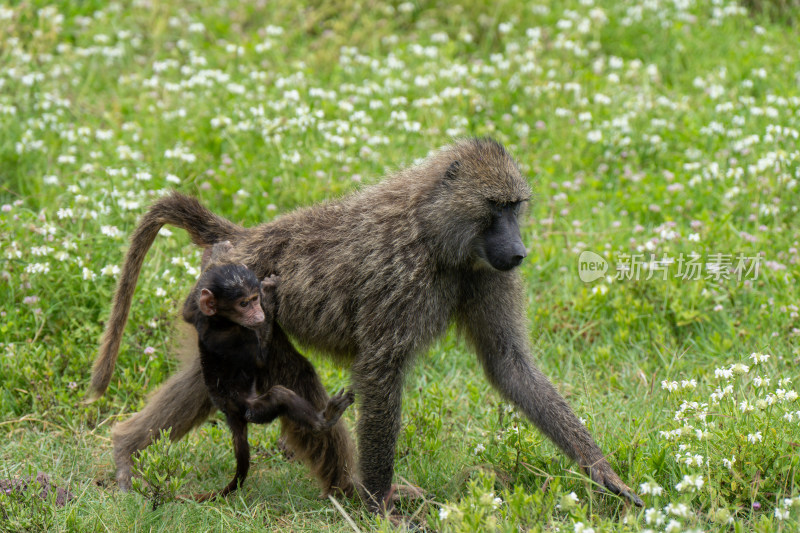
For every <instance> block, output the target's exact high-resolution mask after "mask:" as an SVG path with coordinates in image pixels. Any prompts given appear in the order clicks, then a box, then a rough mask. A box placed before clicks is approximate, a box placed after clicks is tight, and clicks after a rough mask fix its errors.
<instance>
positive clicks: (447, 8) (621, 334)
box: [0, 0, 800, 532]
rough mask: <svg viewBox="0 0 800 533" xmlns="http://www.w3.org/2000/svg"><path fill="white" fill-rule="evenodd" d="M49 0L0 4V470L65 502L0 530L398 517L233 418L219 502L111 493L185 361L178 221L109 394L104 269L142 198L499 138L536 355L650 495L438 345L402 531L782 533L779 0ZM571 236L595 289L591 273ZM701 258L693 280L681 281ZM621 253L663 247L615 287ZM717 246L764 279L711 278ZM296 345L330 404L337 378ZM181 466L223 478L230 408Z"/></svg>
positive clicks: (785, 141) (789, 169)
mask: <svg viewBox="0 0 800 533" xmlns="http://www.w3.org/2000/svg"><path fill="white" fill-rule="evenodd" d="M62 4H63V5H59V7H48V6H46V5H45V4H44V3H42V2H39V1H31V2H23V3H20V4H15V5H13V6H4V7H0V35H2V37H0V205H1V206H2V209H0V244H1V245H2V247H1V249H0V278H1V279H2V282H0V357H2V365H0V381H1V382H2V383H3V388H2V389H0V431H2V435H3V436H4V437H5V439H4V440H3V442H2V444H0V455H2V457H3V461H2V462H0V480H2V479H18V478H25V477H27V476H34V477H35V476H36V473H37V472H46V473H47V474H48V475H49V476H50V479H51V482H53V483H55V484H58V485H61V486H66V485H69V488H70V490H71V491H72V493H73V494H74V496H75V498H74V499H73V500H72V501H71V502H70V503H69V504H67V505H66V506H65V507H57V506H56V505H55V504H54V501H53V500H52V499H45V500H42V499H39V498H38V497H36V496H35V494H34V493H33V492H32V491H28V492H27V493H25V494H20V493H15V492H12V493H9V494H0V529H4V530H8V531H20V530H26V529H27V530H32V531H38V530H68V531H144V530H148V531H149V530H154V531H174V530H176V529H182V530H187V531H205V530H214V531H216V530H220V531H222V530H224V531H231V530H232V531H240V530H241V531H250V530H258V531H260V530H263V529H270V530H271V529H275V530H278V529H280V530H287V529H288V530H312V531H321V530H333V531H351V530H352V525H351V523H352V524H355V525H356V527H357V528H359V529H360V530H362V531H367V530H374V529H379V528H384V529H391V527H392V526H391V525H390V524H389V523H388V522H385V521H382V520H381V519H379V518H376V517H373V516H370V515H369V514H368V513H366V511H365V510H364V506H363V505H361V504H359V503H356V502H349V501H342V502H341V509H342V510H341V511H340V510H339V509H338V508H337V507H336V506H335V505H333V504H332V502H330V501H327V500H320V499H318V498H317V492H318V490H317V488H316V487H315V486H314V483H313V481H312V480H311V479H310V478H309V476H308V475H307V471H306V470H305V468H304V467H302V466H301V465H298V464H297V463H292V462H289V461H287V460H286V459H285V458H284V457H283V456H282V455H281V453H280V452H279V451H278V449H277V447H276V441H277V437H278V434H277V428H275V427H268V428H263V429H262V428H256V429H254V431H252V432H251V443H252V445H253V448H254V461H253V463H254V464H253V468H252V470H251V477H250V479H249V480H248V482H247V484H246V486H245V487H244V489H243V490H241V491H239V492H238V493H236V494H235V495H232V496H231V497H229V498H227V499H226V500H223V501H217V502H212V503H206V504H202V505H199V504H192V503H185V502H184V503H180V502H167V503H164V504H163V505H160V506H158V507H157V509H156V510H152V505H151V501H150V500H149V499H148V497H147V494H146V492H147V491H143V492H145V495H144V496H143V495H141V494H139V493H129V494H122V493H120V492H118V491H117V489H116V483H115V482H114V481H113V479H114V473H113V461H112V458H111V448H112V447H111V442H110V438H109V436H110V428H111V426H112V425H113V424H114V423H115V422H116V420H118V419H121V418H125V417H127V416H129V415H130V414H131V413H133V412H135V411H137V410H138V409H140V408H141V407H142V406H143V405H144V402H145V401H146V397H147V394H148V393H149V392H150V391H152V390H154V389H155V388H156V386H157V385H158V384H159V383H161V382H163V381H164V379H165V378H166V377H167V376H168V375H169V374H170V373H171V372H172V371H174V369H175V368H176V367H177V365H178V362H177V358H176V357H175V356H174V355H173V354H174V353H175V352H176V350H177V349H176V346H177V345H179V344H180V339H179V338H178V335H177V333H176V331H175V329H174V326H175V323H176V316H177V310H178V306H179V304H180V302H181V299H182V298H183V297H184V296H185V294H186V293H187V291H188V290H189V287H190V286H191V285H192V282H193V280H194V279H195V276H196V268H197V266H198V265H199V254H198V251H197V250H196V249H194V248H193V247H192V246H191V245H190V244H189V240H188V238H187V237H186V235H185V234H184V233H183V232H181V231H179V230H175V231H173V232H172V233H171V234H165V235H162V236H160V237H159V238H158V239H157V242H156V244H155V245H154V247H153V249H152V250H151V252H150V254H149V256H148V260H147V262H146V264H145V267H144V269H143V273H142V277H141V278H140V281H139V288H138V291H137V293H136V297H135V300H134V305H133V308H132V313H131V319H130V322H129V324H128V327H127V329H126V334H125V338H124V342H123V347H122V350H121V354H120V360H119V363H118V365H117V369H116V371H115V374H114V379H113V380H112V383H111V386H110V387H109V390H108V392H107V394H106V395H105V396H104V397H103V399H101V400H100V401H98V402H96V403H94V404H91V405H85V404H82V403H81V400H82V399H83V396H84V394H85V391H86V388H87V384H88V378H89V373H90V368H91V364H92V361H93V359H94V356H95V352H96V348H97V344H98V339H99V337H100V335H101V332H102V328H103V321H104V320H105V319H106V317H107V313H108V310H109V301H110V298H111V296H112V294H113V290H114V284H115V280H116V278H115V273H114V270H113V268H114V266H115V265H119V264H120V263H121V261H122V258H123V253H124V251H125V249H126V238H127V236H128V235H129V234H130V232H131V231H132V229H133V227H134V226H135V223H136V220H137V217H138V216H140V215H141V214H142V213H143V212H144V210H145V209H146V206H147V205H148V204H149V202H151V201H152V200H153V199H154V198H157V197H158V196H159V195H161V194H163V193H164V192H165V191H167V190H169V189H172V188H176V189H178V190H181V191H183V192H187V193H190V194H194V195H197V196H198V197H200V198H201V200H202V201H203V202H204V203H205V204H206V205H208V206H209V207H211V208H212V209H213V210H214V211H216V212H218V213H220V214H222V215H224V216H226V217H228V218H230V219H232V220H234V221H237V222H240V223H243V224H248V225H250V224H256V223H259V222H262V221H267V220H270V219H272V218H275V217H277V216H280V214H281V213H285V212H288V211H290V210H292V209H294V208H296V207H298V206H304V205H310V204H313V203H314V202H318V201H322V200H325V199H329V198H336V197H338V196H340V195H342V194H345V193H346V192H348V191H351V190H354V189H355V188H357V187H359V186H361V185H363V184H368V183H372V182H375V181H376V180H378V179H380V177H381V176H382V175H384V174H386V173H388V172H391V171H393V170H395V169H398V168H402V167H405V166H407V165H410V164H413V162H414V161H416V160H418V159H419V158H422V157H424V156H425V155H426V154H428V153H429V152H430V151H431V150H433V149H435V148H437V147H439V146H442V145H444V144H447V143H449V142H450V141H451V140H452V139H454V138H457V137H460V136H468V135H477V136H481V135H491V136H493V137H495V138H497V139H498V140H500V141H501V142H503V143H504V144H505V145H506V146H507V147H508V148H509V150H510V151H511V152H512V153H513V154H514V155H515V157H516V158H517V159H518V160H519V162H520V164H521V166H522V168H523V169H524V171H525V173H526V175H527V176H528V177H529V179H530V182H531V184H532V186H533V187H534V190H535V192H536V194H535V201H534V202H532V205H531V206H530V210H529V212H528V215H527V218H526V220H525V221H524V225H523V238H524V240H525V242H526V243H527V245H528V246H529V248H530V254H529V256H528V259H527V260H526V262H525V263H524V264H523V266H522V267H521V270H522V275H523V277H524V279H525V281H526V284H527V287H528V314H529V317H530V322H531V327H530V332H531V340H532V344H533V346H534V357H535V358H536V360H537V362H538V364H539V365H540V366H541V368H542V369H543V370H544V372H545V373H546V374H547V375H548V376H551V378H552V379H553V381H554V382H555V383H556V384H557V386H558V388H559V390H560V391H561V392H562V393H563V394H564V395H565V396H566V397H567V399H568V401H569V402H570V403H571V405H572V406H573V407H574V409H575V411H576V412H577V413H578V415H579V416H581V417H582V418H583V419H585V421H586V424H587V426H588V427H589V429H590V430H591V432H592V433H593V434H594V435H595V436H596V438H597V440H598V441H599V443H600V445H601V447H602V448H603V449H604V450H606V451H607V452H608V453H609V455H610V461H611V463H612V465H613V466H614V467H615V468H616V470H617V471H618V472H619V473H620V475H621V476H622V478H623V479H624V480H626V481H627V482H628V483H629V484H630V485H631V486H632V487H634V488H635V489H636V490H637V491H638V492H640V493H641V494H642V496H643V498H644V499H645V503H646V507H645V508H644V509H642V510H640V509H630V508H628V507H626V506H625V505H624V503H623V502H622V501H620V500H619V499H618V498H615V497H611V496H607V495H601V494H599V493H598V492H597V491H596V489H595V488H593V487H592V486H591V485H590V484H589V483H587V481H586V479H585V477H583V476H582V475H581V474H580V473H579V472H578V471H577V469H576V466H575V465H574V464H572V463H570V462H569V461H568V460H567V459H566V458H565V457H564V456H563V454H561V453H560V452H558V451H557V450H556V449H555V448H554V447H553V446H552V445H551V444H550V443H549V442H547V441H546V440H545V439H544V438H543V437H542V436H541V434H539V433H538V432H537V431H536V429H535V428H533V427H531V425H530V424H528V423H527V421H525V420H523V419H520V418H519V416H518V415H517V413H516V412H515V411H513V410H512V409H510V408H509V407H508V406H507V405H506V404H505V403H504V402H502V401H501V399H500V398H499V396H498V395H497V394H496V393H495V392H494V391H493V390H492V389H491V387H490V386H489V385H488V384H487V382H486V380H485V379H484V377H483V375H482V372H481V370H480V368H479V365H478V364H477V362H476V361H475V358H474V356H473V355H472V354H471V353H470V352H469V350H468V349H467V348H466V347H465V345H464V343H462V342H461V341H460V340H459V339H458V338H457V337H456V336H455V334H451V335H448V336H447V337H446V338H444V339H442V340H441V341H440V342H439V343H437V344H435V345H434V346H433V347H432V349H431V350H430V352H429V353H427V354H424V355H423V356H421V357H420V358H419V361H418V364H417V365H416V366H415V367H414V370H413V372H412V373H411V374H410V376H409V377H408V381H407V384H406V396H405V400H404V413H403V429H402V430H401V434H400V439H399V442H398V446H397V454H396V478H397V479H401V478H402V479H406V480H408V481H409V482H411V483H413V484H416V485H419V486H421V487H423V488H424V489H425V490H426V492H427V497H426V499H425V500H423V501H413V502H404V503H403V504H402V510H403V512H404V514H406V516H409V517H410V516H412V515H416V520H417V521H418V522H419V523H423V524H427V525H428V526H429V527H430V528H432V529H442V530H467V531H468V530H487V529H488V530H491V529H499V530H504V531H518V530H520V529H522V530H525V529H533V530H539V529H547V530H560V531H576V532H579V531H584V532H586V531H588V530H589V529H588V528H592V529H594V530H595V531H605V530H624V531H644V530H647V529H650V530H653V531H678V530H692V529H700V530H704V531H708V530H712V531H714V530H723V531H725V530H733V531H750V530H756V531H795V530H797V528H798V527H800V497H798V494H800V486H799V485H800V483H799V482H800V479H799V478H798V467H799V466H800V465H799V464H798V463H800V459H798V456H800V449H798V446H800V401H798V400H797V399H796V397H795V396H796V394H795V393H794V390H795V389H796V388H797V387H799V386H800V372H798V363H800V348H799V347H798V346H799V343H798V341H799V340H800V317H799V316H798V313H799V312H800V311H798V307H800V290H798V278H800V252H799V251H798V250H800V214H798V210H799V209H800V207H799V206H800V187H798V181H800V148H799V146H800V139H798V130H800V67H798V65H800V48H798V46H797V43H798V42H800V33H798V28H797V25H796V24H795V23H793V22H792V21H796V20H798V16H800V12H798V11H797V8H796V5H793V4H792V3H791V2H780V3H776V4H775V5H776V6H779V7H780V16H775V13H773V11H774V10H767V9H761V11H760V12H757V13H748V12H747V11H745V10H744V9H743V8H742V7H741V6H740V5H739V4H737V3H735V2H730V1H728V0H719V1H717V2H702V1H696V2H695V1H687V2H681V1H676V2H672V1H669V2H667V1H661V0H659V1H655V2H640V1H635V0H623V1H621V2H611V1H608V0H594V2H593V1H592V0H581V1H567V2H556V1H553V0H543V1H542V3H538V4H533V3H518V2H511V1H503V0H501V1H499V2H497V1H495V2H488V1H482V0H469V1H467V2H465V3H463V4H461V5H460V6H452V5H449V4H448V3H444V2H442V3H439V2H426V1H419V2H406V3H402V4H399V3H387V2H384V1H375V2H361V1H358V0H344V1H337V2H333V1H328V0H322V1H318V2H310V3H296V2H292V3H289V2H233V1H224V0H217V1H210V2H205V1H204V2H200V1H194V0H185V1H179V0H172V1H166V2H147V1H137V2H132V3H125V4H124V7H123V5H122V4H106V3H105V2H80V3H77V2H74V3H67V2H64V3H62ZM759 5H760V4H759ZM787 21H788V22H789V23H787ZM584 250H588V251H592V252H595V253H598V254H600V255H601V256H603V257H604V258H605V259H606V260H608V261H609V271H608V272H607V277H604V278H601V279H598V280H596V281H593V282H591V283H584V282H582V281H581V280H580V278H579V275H578V256H579V254H580V253H581V252H582V251H584ZM695 253H696V254H699V255H700V259H699V262H700V263H701V264H702V265H701V266H702V268H703V270H702V272H701V275H700V276H699V277H697V276H692V278H693V279H682V278H681V276H679V272H681V271H680V270H679V269H681V268H685V267H686V261H687V260H688V259H689V257H690V255H691V254H695ZM631 254H644V255H642V256H641V257H640V258H638V260H639V262H641V261H642V260H644V261H648V262H649V260H650V254H655V255H654V259H661V258H662V257H667V258H672V259H674V260H675V261H676V262H675V263H673V264H672V265H671V266H669V268H668V271H667V279H662V274H661V273H660V272H655V274H654V275H648V272H647V271H646V270H644V271H642V273H641V275H640V276H638V278H639V279H636V280H632V279H615V278H617V277H622V276H617V267H618V266H620V265H624V264H625V263H626V262H627V263H630V262H631V259H630V256H631ZM714 254H729V256H728V257H717V259H716V260H715V259H714V258H715V255H714ZM737 254H741V256H742V257H745V258H749V259H748V260H747V261H746V262H745V263H744V267H746V268H750V267H752V266H753V263H754V259H753V258H755V257H759V258H760V259H759V260H758V267H759V270H758V273H757V275H755V273H754V272H752V271H750V272H749V273H748V272H747V271H745V272H744V273H743V275H742V276H741V279H738V278H739V276H737V275H736V274H735V273H734V274H732V275H730V276H725V277H722V278H719V277H717V276H714V275H713V272H712V271H710V270H708V267H707V265H706V263H719V262H720V261H719V259H726V260H728V261H730V262H731V264H730V267H731V268H733V267H735V266H736V264H737V261H736V257H737ZM679 263H680V264H679ZM648 277H650V279H647V278H648ZM148 347H151V348H153V349H154V350H155V353H152V354H149V353H145V348H148ZM148 352H150V350H148ZM754 352H757V353H764V354H769V355H771V357H769V358H768V359H766V360H764V361H760V360H758V357H756V359H757V361H756V362H754V361H753V360H752V359H750V354H751V353H754ZM309 355H310V357H311V358H312V359H313V361H314V363H315V365H316V366H317V368H318V369H319V371H320V373H321V375H322V377H323V381H324V383H325V384H326V386H327V387H328V389H329V390H336V389H339V388H340V387H342V386H346V385H347V383H348V380H349V374H348V370H347V369H346V368H340V367H337V366H335V365H334V364H333V363H331V362H330V361H328V360H327V359H325V358H324V357H321V356H320V355H319V354H315V353H313V352H312V353H310V354H309ZM738 363H742V364H745V365H747V366H748V369H747V372H743V369H742V367H733V370H730V369H731V368H732V367H731V365H735V364H738ZM718 369H719V370H718ZM729 370H730V372H728V371H729ZM728 374H730V375H728ZM767 378H768V379H769V383H767V381H766V380H767ZM792 379H793V380H794V381H795V382H796V383H791V382H790V381H786V380H792ZM692 380H694V381H692ZM355 416H356V413H355V409H351V410H349V411H348V412H347V413H346V416H345V419H346V421H347V423H348V424H349V425H350V426H351V427H352V426H353V424H354V421H355ZM682 428H683V429H682ZM173 454H174V455H173ZM169 457H170V459H169V460H168V459H166V458H161V457H159V456H157V455H149V456H146V457H145V459H146V460H147V461H149V463H148V464H149V467H147V466H146V467H145V468H150V471H151V473H152V474H157V473H158V472H159V467H164V468H166V467H167V466H168V465H172V466H174V465H175V464H176V463H175V461H177V466H178V467H180V466H188V467H189V473H188V474H186V475H185V476H183V477H182V479H181V480H180V481H182V482H183V483H184V485H183V490H184V491H191V492H196V491H201V490H209V489H213V488H218V487H221V486H222V485H223V484H224V483H226V482H227V481H228V480H229V479H230V477H231V475H232V473H233V457H232V450H231V447H230V444H229V435H228V432H227V429H226V428H225V426H224V423H222V420H221V419H219V418H215V419H214V422H211V423H206V424H204V425H203V426H202V427H201V428H200V429H198V430H197V431H195V432H193V433H192V434H190V435H189V436H188V437H187V438H186V439H185V440H184V441H182V442H181V443H180V444H178V445H177V446H176V447H175V448H173V449H172V450H171V452H170V456H169ZM733 459H735V461H734V460H733ZM170 461H172V462H170ZM180 470H181V469H180V468H177V470H176V471H180ZM701 483H702V484H701ZM642 484H646V485H645V486H642ZM573 493H574V497H573V496H571V494H573ZM345 515H347V518H345Z"/></svg>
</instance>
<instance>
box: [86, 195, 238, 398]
mask: <svg viewBox="0 0 800 533" xmlns="http://www.w3.org/2000/svg"><path fill="white" fill-rule="evenodd" d="M165 224H170V225H172V226H177V227H179V228H183V229H185V230H186V231H187V232H189V235H190V236H191V238H192V242H194V243H195V244H198V245H200V246H209V245H212V244H214V243H215V242H219V241H224V240H231V241H236V237H237V236H239V235H241V234H242V233H243V232H244V231H245V229H244V228H242V227H241V226H238V225H236V224H234V223H233V222H230V221H228V220H226V219H224V218H222V217H219V216H217V215H215V214H214V213H212V212H211V211H209V210H208V209H206V208H205V207H203V206H202V205H201V204H200V202H198V201H197V200H196V199H195V198H192V197H190V196H185V195H183V194H180V193H177V192H173V193H172V194H171V195H169V196H166V197H164V198H162V199H160V200H158V201H157V202H156V203H154V204H153V205H152V206H151V207H150V209H149V210H148V211H147V213H145V215H144V216H143V217H142V220H141V221H140V222H139V226H138V227H137V228H136V230H135V231H134V232H133V235H131V246H130V248H129V249H128V253H127V255H126V256H125V264H124V265H123V267H122V273H121V274H120V278H119V284H118V285H117V291H116V293H115V294H114V303H113V306H112V308H111V316H110V317H109V319H108V322H107V323H106V330H105V333H104V334H103V339H102V341H101V344H100V352H99V353H98V355H97V360H96V361H95V363H94V368H93V369H92V382H91V385H90V391H89V397H90V400H93V399H96V398H98V397H100V396H102V395H103V393H104V392H105V391H106V388H107V387H108V383H109V381H111V374H112V372H113V371H114V365H115V364H116V362H117V354H118V352H119V345H120V342H121V341H122V332H123V330H124V329H125V323H126V322H127V321H128V312H129V311H130V308H131V302H132V301H133V291H134V289H136V282H137V280H138V279H139V272H140V271H141V269H142V264H143V263H144V258H145V256H146V255H147V251H148V250H149V249H150V246H151V245H152V244H153V241H154V240H155V238H156V235H158V231H159V230H160V229H161V227H162V226H164V225H165Z"/></svg>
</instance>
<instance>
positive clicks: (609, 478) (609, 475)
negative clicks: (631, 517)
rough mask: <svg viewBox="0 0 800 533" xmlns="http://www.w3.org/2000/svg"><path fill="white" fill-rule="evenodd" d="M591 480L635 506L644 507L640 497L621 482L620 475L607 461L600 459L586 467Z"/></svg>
mask: <svg viewBox="0 0 800 533" xmlns="http://www.w3.org/2000/svg"><path fill="white" fill-rule="evenodd" d="M587 470H588V471H589V475H590V476H591V478H592V481H594V482H595V483H597V484H598V485H600V486H601V487H603V488H604V489H605V490H607V491H608V492H611V493H612V494H617V495H619V496H622V497H623V498H625V499H627V500H628V501H630V502H631V503H633V504H634V505H635V506H636V507H644V502H643V501H642V499H641V498H640V497H639V496H637V495H636V493H634V492H633V491H632V490H631V488H630V487H628V486H627V485H626V484H625V483H623V482H622V480H621V479H620V477H619V476H618V475H617V473H616V472H614V470H613V469H612V468H611V465H610V464H608V461H606V460H605V459H601V460H600V461H598V462H597V463H596V464H594V465H592V466H590V467H589V468H587Z"/></svg>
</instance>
